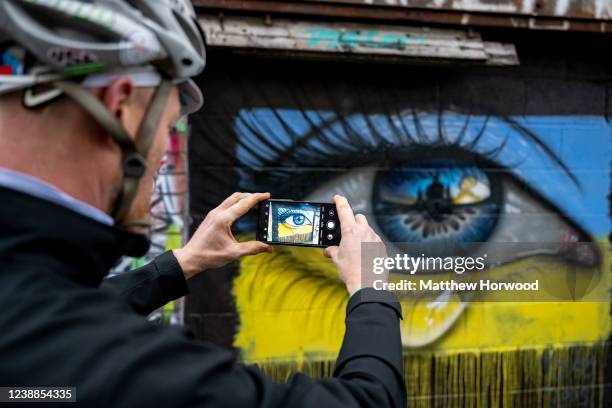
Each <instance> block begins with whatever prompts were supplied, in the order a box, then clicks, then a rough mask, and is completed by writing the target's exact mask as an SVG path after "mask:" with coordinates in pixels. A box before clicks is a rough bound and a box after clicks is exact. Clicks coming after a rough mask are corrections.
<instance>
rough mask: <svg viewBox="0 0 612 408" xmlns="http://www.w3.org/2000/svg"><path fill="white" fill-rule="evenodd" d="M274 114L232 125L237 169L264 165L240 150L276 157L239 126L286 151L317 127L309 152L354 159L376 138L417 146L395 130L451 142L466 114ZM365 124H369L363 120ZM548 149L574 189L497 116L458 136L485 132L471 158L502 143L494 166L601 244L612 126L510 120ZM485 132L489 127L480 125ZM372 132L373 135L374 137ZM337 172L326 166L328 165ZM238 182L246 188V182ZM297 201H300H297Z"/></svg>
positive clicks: (478, 119) (247, 116)
mask: <svg viewBox="0 0 612 408" xmlns="http://www.w3.org/2000/svg"><path fill="white" fill-rule="evenodd" d="M276 115H278V116H279V117H281V118H282V121H283V122H284V124H285V126H286V125H287V124H288V125H289V126H290V129H291V134H289V133H288V132H287V130H286V129H285V128H284V127H283V126H282V125H281V123H280V122H279V120H278V118H277V116H276ZM276 115H274V114H273V111H271V110H270V109H243V110H242V111H241V112H240V113H239V115H238V116H237V117H236V119H235V130H236V132H237V135H238V136H239V139H240V144H239V145H238V147H237V151H236V155H237V158H238V160H239V162H240V163H241V164H243V165H246V166H251V167H259V166H262V165H263V164H264V163H263V162H262V160H261V158H258V157H256V156H255V155H253V153H252V152H249V151H248V149H246V148H245V146H250V147H251V148H252V149H258V150H257V151H259V152H261V154H262V155H263V156H265V157H266V158H267V159H273V158H274V154H275V153H274V152H272V151H271V150H270V149H268V148H266V147H264V146H261V145H256V142H255V140H256V139H254V138H253V135H252V134H250V131H248V130H246V129H245V127H244V126H243V125H241V122H242V121H244V120H254V119H255V120H256V122H258V124H259V126H260V128H262V125H263V124H265V128H266V129H263V128H262V129H261V131H262V133H263V134H266V135H269V138H270V139H269V140H270V141H273V143H274V144H276V145H277V146H279V148H285V147H288V146H290V145H292V144H293V142H295V141H298V140H299V139H300V138H302V137H304V136H305V135H307V134H309V133H310V132H311V131H312V130H313V128H318V127H321V126H323V125H324V124H325V126H324V127H323V128H322V129H319V132H320V133H321V134H323V135H324V136H325V138H326V140H325V141H321V140H314V141H309V142H307V143H305V145H306V147H304V148H307V147H308V146H310V147H316V148H317V149H319V150H322V149H323V150H324V149H327V150H328V151H330V152H333V151H335V150H334V149H336V150H337V149H343V150H345V151H346V152H347V153H349V154H351V155H355V156H356V157H358V156H357V155H359V154H360V153H361V152H360V151H361V150H364V149H371V148H374V147H376V145H378V144H380V143H381V138H382V139H384V140H385V141H386V142H387V143H389V144H391V145H392V146H395V145H398V146H399V145H402V146H404V147H406V146H408V147H409V146H410V145H411V143H412V144H414V143H413V142H412V141H411V140H409V139H408V137H407V136H405V135H403V136H401V137H403V138H405V141H398V136H397V133H398V129H402V132H404V131H407V132H408V133H410V134H412V135H414V134H416V133H417V130H419V131H420V134H421V137H422V138H423V139H422V140H420V141H419V144H424V145H431V144H434V143H439V142H440V140H441V139H440V133H439V128H440V125H441V127H442V129H443V132H444V137H445V138H446V139H447V140H450V141H456V140H457V138H458V137H459V136H460V131H461V130H462V129H463V128H464V126H465V123H466V119H468V118H467V117H466V115H464V114H459V113H454V112H448V113H446V112H445V113H444V114H443V115H442V117H440V115H438V114H432V113H426V112H422V113H418V114H417V115H416V116H415V115H412V114H406V115H404V116H401V117H400V116H391V117H387V116H383V115H380V114H371V115H368V116H367V117H366V116H365V115H363V114H354V115H352V116H350V117H348V118H346V120H345V123H344V124H342V123H340V121H337V120H335V118H334V114H333V113H331V112H324V111H320V112H319V111H312V110H311V111H305V112H301V111H298V110H291V109H280V110H277V111H276ZM366 119H367V120H366ZM510 119H511V120H512V121H514V122H516V123H517V124H518V125H520V126H522V127H524V128H526V129H529V131H530V132H532V133H533V134H535V135H537V137H538V138H539V139H540V140H541V141H542V142H543V143H544V144H545V145H546V146H548V147H549V148H550V149H551V150H552V151H553V152H554V153H555V154H556V155H557V156H559V158H560V159H561V160H562V162H563V163H564V164H565V165H566V166H567V168H569V170H570V171H571V173H572V174H573V175H574V177H575V178H576V179H577V181H578V185H575V183H574V182H573V181H572V179H571V177H570V176H569V175H568V174H566V172H564V171H563V170H562V169H561V168H560V167H559V165H558V164H556V163H555V162H554V160H552V159H551V158H550V157H549V156H548V155H547V154H546V153H545V152H544V151H543V149H541V148H540V147H538V146H537V145H536V144H535V143H533V142H532V141H531V140H530V139H529V138H528V137H527V136H526V135H524V134H522V133H521V132H520V131H518V130H517V129H516V128H515V127H514V126H512V123H510V122H508V121H506V120H505V119H503V118H499V117H489V118H488V119H487V118H485V117H484V116H470V117H469V122H468V124H467V126H466V128H465V129H466V131H465V134H464V135H463V142H462V143H463V144H466V145H467V144H469V142H471V141H474V140H475V138H476V137H477V135H478V134H479V132H480V131H481V130H482V128H483V127H485V131H484V133H483V135H482V137H481V138H480V139H479V142H478V143H477V144H476V145H475V146H474V148H473V151H474V153H478V154H483V155H484V154H485V153H486V152H488V151H491V150H494V149H495V148H499V147H500V145H502V143H503V142H504V141H506V144H505V147H504V148H503V149H501V151H500V152H499V154H498V155H496V157H495V158H492V160H493V161H494V162H495V163H496V164H498V165H499V166H502V167H505V168H508V169H509V171H510V172H511V173H512V174H513V175H514V176H515V177H516V178H518V179H520V180H521V181H523V182H524V183H525V184H526V185H528V186H529V187H531V188H532V189H533V190H535V191H536V192H538V193H539V194H540V195H541V196H542V197H543V198H545V199H546V200H548V201H549V202H550V203H552V204H554V205H555V206H556V207H557V208H559V209H560V210H561V211H562V212H563V213H564V214H565V215H567V216H568V217H569V218H571V219H573V220H574V221H576V222H577V223H578V224H579V225H581V226H582V227H583V228H584V229H585V230H586V231H587V232H588V233H590V234H592V235H593V236H597V237H601V236H604V235H606V234H608V233H609V231H610V229H611V228H610V227H611V222H610V217H609V215H608V201H607V195H608V194H609V189H610V183H611V180H610V175H609V169H610V163H612V143H611V133H612V125H611V124H610V123H608V122H606V120H605V118H604V117H603V116H590V115H589V116H527V117H522V116H515V117H511V118H510ZM485 125H486V126H485ZM347 126H348V127H349V129H348V130H350V133H352V134H357V135H359V138H360V143H361V146H362V147H360V145H356V144H355V143H350V139H351V137H350V136H349V134H347V132H348V130H347ZM371 127H374V128H375V129H376V130H377V133H378V135H374V134H373V133H372V131H371ZM338 165H342V164H341V163H337V162H329V163H327V166H330V167H333V166H338ZM243 182H245V183H247V181H246V180H243ZM295 198H299V197H295Z"/></svg>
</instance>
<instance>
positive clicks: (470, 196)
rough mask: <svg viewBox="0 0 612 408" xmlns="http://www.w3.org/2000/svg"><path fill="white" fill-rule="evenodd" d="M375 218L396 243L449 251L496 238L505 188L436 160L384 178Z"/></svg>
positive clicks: (471, 169)
mask: <svg viewBox="0 0 612 408" xmlns="http://www.w3.org/2000/svg"><path fill="white" fill-rule="evenodd" d="M372 201H373V207H374V213H375V214H376V218H377V221H378V224H379V226H380V228H381V230H382V232H383V233H384V234H385V236H386V237H387V238H388V239H389V240H390V241H394V242H426V243H428V244H432V247H435V246H437V245H440V246H441V247H447V246H448V245H452V244H454V243H457V242H482V241H485V240H487V239H488V238H489V236H490V235H491V233H492V231H493V229H494V227H495V224H496V221H497V218H498V216H499V211H500V205H501V184H500V182H499V180H498V179H497V177H495V176H494V175H487V174H486V173H485V171H483V170H481V169H479V168H478V167H476V166H473V165H470V164H467V163H463V162H460V161H456V160H444V159H432V160H427V161H421V162H416V163H413V164H404V165H401V166H399V167H396V168H394V169H391V170H389V171H381V172H378V174H377V176H376V180H375V187H374V191H373V195H372Z"/></svg>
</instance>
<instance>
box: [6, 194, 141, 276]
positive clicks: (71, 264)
mask: <svg viewBox="0 0 612 408" xmlns="http://www.w3.org/2000/svg"><path fill="white" fill-rule="evenodd" d="M0 208H1V209H2V210H1V211H0V257H5V256H8V257H11V256H14V255H15V254H22V253H23V255H24V256H33V257H37V258H36V259H40V257H41V256H42V257H43V258H47V259H48V260H49V261H52V262H53V261H55V262H53V263H57V261H60V264H61V265H63V266H66V268H62V270H63V271H64V272H65V273H66V274H68V275H69V277H70V278H71V279H73V280H75V281H77V282H79V283H81V284H83V285H87V286H98V285H99V284H100V282H101V280H102V279H103V278H104V277H105V276H106V275H107V274H108V271H109V270H110V268H111V267H112V266H113V265H115V264H116V263H117V261H118V260H119V258H120V257H121V256H123V255H128V256H134V257H138V256H143V255H144V254H145V253H146V252H147V250H148V249H149V241H148V240H147V238H146V237H145V236H144V235H140V234H133V233H130V232H128V231H125V230H123V229H121V228H119V227H112V226H108V225H105V224H102V223H100V222H98V221H95V220H93V219H91V218H89V217H86V216H84V215H82V214H79V213H77V212H75V211H72V210H70V209H68V208H65V207H63V206H61V205H58V204H56V203H53V202H50V201H47V200H43V199H40V198H37V197H34V196H31V195H28V194H25V193H21V192H18V191H15V190H11V189H8V188H3V187H0ZM33 259H34V258H33Z"/></svg>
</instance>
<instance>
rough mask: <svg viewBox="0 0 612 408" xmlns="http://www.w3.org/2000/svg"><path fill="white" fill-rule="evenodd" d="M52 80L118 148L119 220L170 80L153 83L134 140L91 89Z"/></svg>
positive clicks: (135, 184)
mask: <svg viewBox="0 0 612 408" xmlns="http://www.w3.org/2000/svg"><path fill="white" fill-rule="evenodd" d="M53 84H54V85H55V87H56V88H58V89H60V90H61V91H63V92H64V93H65V94H66V95H68V96H69V97H70V98H71V99H73V100H74V101H75V102H77V103H78V104H79V105H80V106H81V107H82V108H83V109H84V110H85V111H86V112H88V113H89V114H90V115H91V116H92V117H93V118H94V119H95V120H96V121H97V122H98V124H99V125H100V126H101V127H102V128H103V129H104V130H106V131H107V132H108V134H109V135H110V136H111V137H112V138H113V140H114V141H115V142H116V143H117V144H118V145H119V147H120V148H121V155H122V167H123V185H122V187H121V191H120V192H119V195H118V196H117V199H116V201H115V205H114V206H113V214H112V215H113V218H114V219H115V222H116V223H117V224H121V223H122V221H123V219H124V218H125V216H126V215H127V213H128V211H129V209H130V207H131V206H132V202H133V201H134V197H135V196H136V193H137V192H138V184H139V181H140V179H141V177H142V176H143V175H144V174H145V171H146V168H147V164H146V160H145V158H146V157H147V155H148V154H149V150H150V149H151V145H152V144H153V141H154V139H155V134H156V133H157V129H158V127H159V122H160V120H161V116H162V114H163V112H164V109H165V107H166V103H167V102H168V97H169V95H170V91H171V90H172V83H171V82H170V81H168V80H165V79H164V80H162V82H161V84H160V85H159V86H158V87H157V89H156V91H155V93H154V95H153V97H152V98H151V101H150V102H149V105H148V107H147V110H146V111H145V115H144V117H143V119H142V122H141V123H140V126H139V128H138V132H137V134H136V140H135V142H134V141H132V138H131V137H130V135H129V133H128V132H127V130H125V128H124V127H123V125H122V124H121V122H120V121H119V119H117V118H116V117H115V116H114V115H113V114H112V113H111V112H110V111H109V110H108V108H107V107H106V105H104V104H103V103H102V101H100V100H99V99H98V98H97V97H96V96H95V95H94V94H93V93H92V92H91V91H89V90H88V89H86V88H85V87H83V86H82V85H81V84H79V83H76V82H70V81H56V82H54V83H53Z"/></svg>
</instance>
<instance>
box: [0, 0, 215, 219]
mask: <svg viewBox="0 0 612 408" xmlns="http://www.w3.org/2000/svg"><path fill="white" fill-rule="evenodd" d="M204 64H205V49H204V39H203V34H202V31H201V29H200V27H199V25H198V22H197V20H196V17H195V12H194V10H193V6H192V5H191V3H190V2H189V1H188V0H156V1H148V0H130V1H117V0H87V1H84V0H59V1H55V2H48V1H42V0H8V1H2V2H0V98H1V100H0V139H1V140H3V141H7V142H9V145H10V146H11V148H9V149H5V153H4V154H0V166H7V167H11V168H14V169H16V170H22V171H24V170H25V171H26V172H27V173H30V174H33V175H35V176H38V177H41V176H42V177H41V178H43V179H46V180H47V181H51V182H52V184H55V185H56V186H58V187H60V188H61V189H63V190H65V191H66V192H68V193H69V194H72V195H74V196H76V197H77V198H81V199H83V200H84V201H87V202H89V203H90V204H93V205H95V206H97V207H99V208H101V209H103V210H104V211H107V212H108V213H110V214H113V216H114V217H115V219H116V221H118V222H120V223H122V224H129V223H133V222H134V221H136V220H141V219H142V217H143V216H144V215H145V213H147V212H148V211H147V210H148V204H149V199H150V195H151V191H152V186H153V175H154V173H155V171H156V169H157V168H158V166H159V161H160V158H161V155H162V153H163V151H164V147H165V140H166V135H167V132H168V129H169V127H170V126H172V125H173V124H174V123H175V122H176V121H177V120H178V118H179V115H180V113H181V111H182V113H183V114H185V113H190V112H192V111H194V110H197V109H198V108H199V107H200V106H201V103H202V96H201V93H200V91H199V90H198V89H197V87H196V86H195V84H194V83H193V81H191V80H190V77H192V76H194V75H197V74H198V73H200V72H201V71H202V70H203V68H204ZM7 71H8V74H7ZM62 95H65V96H66V97H64V98H62ZM181 108H182V109H181ZM15 129H19V133H20V134H21V135H22V136H21V137H20V138H19V140H7V139H10V138H9V137H8V136H7V133H8V134H10V133H13V132H14V131H15ZM33 157H34V158H36V159H34V160H32V158H33ZM17 158H19V160H18V159H17ZM145 164H146V166H145ZM24 167H28V168H27V169H26V168H24ZM84 178H85V179H88V180H89V182H90V184H89V185H88V188H84V186H83V185H82V184H83V183H82V179H84ZM51 179H52V180H51ZM58 179H59V180H58ZM79 180H81V182H79Z"/></svg>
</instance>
